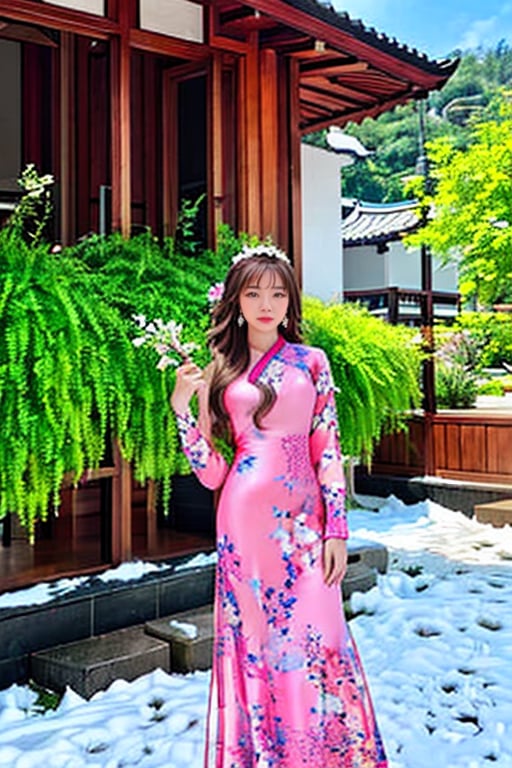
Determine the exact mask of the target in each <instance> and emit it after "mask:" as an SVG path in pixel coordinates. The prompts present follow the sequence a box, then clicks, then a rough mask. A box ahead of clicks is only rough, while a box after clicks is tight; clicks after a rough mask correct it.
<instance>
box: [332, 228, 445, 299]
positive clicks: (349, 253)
mask: <svg viewBox="0 0 512 768" xmlns="http://www.w3.org/2000/svg"><path fill="white" fill-rule="evenodd" d="M388 247H389V250H388V251H387V252H386V253H383V254H378V253H377V247H376V246H375V245H359V246H357V247H355V248H347V247H345V248H344V251H343V262H344V271H343V280H344V284H345V290H347V291H349V290H352V291H359V290H367V289H373V288H389V287H391V286H393V287H395V286H396V287H398V288H411V289H414V290H420V289H421V254H420V250H419V249H418V248H414V249H410V250H407V249H406V248H405V247H404V246H403V244H402V243H401V242H399V241H396V242H391V243H388ZM457 285H458V283H457V268H456V267H455V266H454V265H452V264H451V265H450V266H447V267H441V265H440V263H439V261H438V260H437V259H436V258H435V257H434V258H433V259H432V287H433V289H434V290H436V291H450V292H454V293H456V292H457V290H458V287H457Z"/></svg>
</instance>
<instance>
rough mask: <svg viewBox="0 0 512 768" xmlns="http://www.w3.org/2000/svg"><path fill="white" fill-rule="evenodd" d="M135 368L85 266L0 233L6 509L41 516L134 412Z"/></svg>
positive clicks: (27, 517)
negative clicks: (132, 385)
mask: <svg viewBox="0 0 512 768" xmlns="http://www.w3.org/2000/svg"><path fill="white" fill-rule="evenodd" d="M136 377H137V369H136V366H135V359H134V355H133V350H132V345H131V344H130V340H129V338H128V337H127V335H126V333H125V332H124V330H123V328H122V321H121V318H120V317H119V315H118V313H116V312H115V311H113V310H112V309H111V308H110V307H108V306H107V305H104V304H101V303H99V302H98V296H97V294H96V293H95V292H94V290H92V289H91V285H90V283H89V281H88V276H87V274H86V272H85V271H84V270H83V269H81V268H80V267H79V265H77V264H76V263H74V262H72V261H70V260H69V259H68V258H66V257H60V256H57V255H55V254H52V253H49V252H48V249H47V247H46V246H44V245H39V246H37V245H34V246H32V247H29V246H28V245H27V244H26V243H25V242H24V240H23V239H22V238H21V237H20V236H19V234H18V233H17V232H16V230H13V229H11V228H8V229H6V230H4V231H2V232H1V233H0V421H1V423H2V425H3V430H2V431H3V434H2V440H1V441H0V517H3V516H4V515H5V514H6V513H7V512H17V513H18V515H19V516H20V519H21V521H22V523H23V524H24V525H25V526H26V527H27V530H28V533H29V537H30V538H33V535H34V526H35V521H36V520H37V519H38V518H41V519H45V518H46V516H47V513H48V506H49V504H51V503H53V504H54V505H56V506H57V505H58V503H59V491H60V488H61V485H62V482H63V479H64V477H65V476H68V477H69V479H70V480H71V481H76V480H77V479H78V478H79V477H80V476H81V474H82V473H83V471H84V470H85V469H86V468H88V467H95V466H97V465H98V463H99V461H100V460H101V458H102V456H103V453H104V450H105V446H106V441H107V439H108V436H109V435H110V433H111V432H113V433H114V434H116V433H122V432H123V429H125V428H126V424H127V423H128V422H129V418H130V411H131V403H130V398H129V395H127V392H129V386H130V381H131V380H133V381H135V379H136Z"/></svg>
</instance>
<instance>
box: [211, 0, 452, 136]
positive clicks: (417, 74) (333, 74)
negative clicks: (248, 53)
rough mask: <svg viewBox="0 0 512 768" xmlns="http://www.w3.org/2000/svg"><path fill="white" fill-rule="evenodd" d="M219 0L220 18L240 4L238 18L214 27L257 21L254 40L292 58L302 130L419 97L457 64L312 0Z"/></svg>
mask: <svg viewBox="0 0 512 768" xmlns="http://www.w3.org/2000/svg"><path fill="white" fill-rule="evenodd" d="M222 7H223V10H222V11H221V15H224V16H225V17H226V18H228V17H229V15H230V14H235V15H236V13H237V10H236V9H237V8H239V9H240V8H242V9H245V11H244V12H242V16H245V18H240V17H239V18H238V20H237V22H236V29H234V28H233V26H231V29H230V26H229V21H228V23H227V25H226V26H225V28H224V30H223V31H221V30H222V26H223V25H222V23H221V25H220V30H219V31H221V34H223V33H224V34H227V35H229V34H230V32H232V33H233V34H234V35H237V36H240V35H241V36H242V37H243V35H244V33H248V32H249V31H250V30H255V29H257V30H259V32H260V44H261V45H263V46H265V47H268V48H273V49H275V50H276V51H277V52H278V53H282V54H284V55H291V56H293V57H294V59H295V60H296V61H298V64H299V85H300V94H299V97H300V118H301V119H300V129H301V131H302V133H303V134H306V133H310V132H312V131H315V130H319V129H321V128H325V127H327V126H329V125H338V126H340V127H342V126H343V125H345V124H346V123H347V122H349V121H353V122H358V121H360V120H362V119H363V118H365V117H376V116H377V115H379V114H381V113H382V112H385V111H387V110H389V109H392V108H393V107H395V106H397V105H399V104H403V103H405V102H407V101H409V100H411V99H421V98H425V97H426V96H427V94H428V93H429V91H431V90H436V89H439V88H441V87H442V86H443V85H444V84H445V82H446V81H447V80H448V78H449V77H450V76H451V74H452V73H453V72H454V71H455V69H456V68H457V65H458V61H457V60H451V61H448V60H445V61H433V60H431V59H429V58H428V57H427V56H426V55H425V54H422V53H418V51H417V50H416V49H411V48H409V47H408V46H407V45H403V44H402V43H399V42H398V41H397V40H395V39H391V38H389V37H388V36H387V35H385V34H382V33H380V32H377V31H376V30H375V29H373V28H367V27H366V26H365V25H364V24H363V22H362V21H360V20H358V19H355V20H354V19H351V18H350V16H349V15H348V14H347V13H345V12H337V11H336V10H335V9H334V8H333V6H332V5H330V4H329V5H324V4H322V3H321V2H319V1H318V0H241V2H240V0H222ZM251 9H252V13H253V14H254V15H253V16H252V17H251ZM244 25H245V26H244ZM239 39H240V37H239Z"/></svg>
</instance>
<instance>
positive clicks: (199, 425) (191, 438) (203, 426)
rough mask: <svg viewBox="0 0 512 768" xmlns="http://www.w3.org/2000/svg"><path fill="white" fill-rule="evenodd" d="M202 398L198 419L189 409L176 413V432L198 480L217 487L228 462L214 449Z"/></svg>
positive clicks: (209, 486)
mask: <svg viewBox="0 0 512 768" xmlns="http://www.w3.org/2000/svg"><path fill="white" fill-rule="evenodd" d="M202 400H203V398H201V397H200V402H199V407H200V415H199V420H196V418H195V416H193V415H192V413H191V412H190V410H188V409H187V410H186V411H185V412H184V413H177V414H176V421H177V424H178V432H179V435H180V441H181V447H182V449H183V453H184V454H185V456H186V457H187V459H188V460H189V462H190V466H191V467H192V470H193V471H194V473H195V475H196V476H197V478H198V480H199V481H200V482H201V483H202V484H203V485H204V486H206V488H211V489H212V490H215V488H219V487H220V486H221V485H222V483H223V482H224V479H225V477H226V474H227V472H228V464H227V462H226V460H225V459H224V457H223V456H222V455H221V454H220V453H219V452H218V451H216V450H215V449H214V448H213V446H212V444H211V442H210V436H209V426H208V425H209V419H208V416H207V414H206V412H205V410H204V403H203V402H202Z"/></svg>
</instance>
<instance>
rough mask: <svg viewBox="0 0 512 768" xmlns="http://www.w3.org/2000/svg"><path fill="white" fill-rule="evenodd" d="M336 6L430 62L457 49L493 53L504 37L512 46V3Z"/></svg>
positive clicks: (470, 0)
mask: <svg viewBox="0 0 512 768" xmlns="http://www.w3.org/2000/svg"><path fill="white" fill-rule="evenodd" d="M333 4H334V6H335V7H336V10H338V11H347V13H348V14H349V15H350V16H352V18H359V19H362V20H363V22H365V24H366V25H367V26H372V27H375V28H376V29H377V30H378V31H379V32H385V33H386V34H387V35H388V36H390V37H396V38H397V39H398V40H399V41H400V42H402V43H406V44H407V45H408V46H409V47H411V48H418V50H420V51H422V52H423V53H426V54H427V55H428V56H429V57H430V58H443V57H444V56H446V55H448V54H449V53H450V52H451V51H453V50H454V49H456V48H460V49H462V50H466V49H468V48H477V47H479V46H482V47H484V48H492V47H494V46H495V45H496V43H498V42H499V40H501V39H503V38H504V39H506V40H507V41H508V42H509V43H510V45H512V2H511V1H510V0H509V1H508V2H507V1H506V0H483V1H482V0H333Z"/></svg>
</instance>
